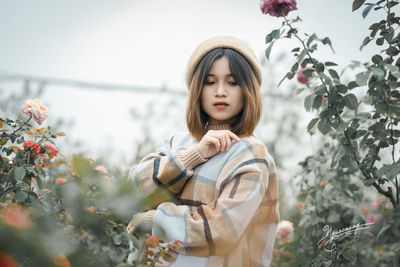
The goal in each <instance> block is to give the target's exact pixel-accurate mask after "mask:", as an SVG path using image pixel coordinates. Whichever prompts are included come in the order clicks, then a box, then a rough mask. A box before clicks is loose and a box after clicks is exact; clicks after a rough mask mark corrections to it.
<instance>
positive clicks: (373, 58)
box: [372, 55, 383, 65]
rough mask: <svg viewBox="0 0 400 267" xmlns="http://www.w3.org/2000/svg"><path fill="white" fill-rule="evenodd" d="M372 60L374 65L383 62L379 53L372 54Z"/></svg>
mask: <svg viewBox="0 0 400 267" xmlns="http://www.w3.org/2000/svg"><path fill="white" fill-rule="evenodd" d="M372 62H373V63H375V64H376V65H379V64H381V62H383V58H382V56H381V55H374V56H373V57H372Z"/></svg>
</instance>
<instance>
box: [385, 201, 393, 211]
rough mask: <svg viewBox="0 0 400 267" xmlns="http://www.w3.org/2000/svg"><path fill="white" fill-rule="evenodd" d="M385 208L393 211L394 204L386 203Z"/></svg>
mask: <svg viewBox="0 0 400 267" xmlns="http://www.w3.org/2000/svg"><path fill="white" fill-rule="evenodd" d="M385 207H386V208H387V209H393V204H392V202H388V203H386V205H385Z"/></svg>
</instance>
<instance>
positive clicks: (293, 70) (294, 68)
mask: <svg viewBox="0 0 400 267" xmlns="http://www.w3.org/2000/svg"><path fill="white" fill-rule="evenodd" d="M298 68H299V63H297V62H296V63H294V64H293V66H292V67H291V68H290V71H291V72H296V71H297V69H298Z"/></svg>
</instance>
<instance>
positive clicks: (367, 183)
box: [364, 179, 375, 186]
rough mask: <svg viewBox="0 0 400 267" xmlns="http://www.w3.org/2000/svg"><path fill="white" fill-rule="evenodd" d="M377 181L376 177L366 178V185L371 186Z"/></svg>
mask: <svg viewBox="0 0 400 267" xmlns="http://www.w3.org/2000/svg"><path fill="white" fill-rule="evenodd" d="M374 183H375V179H365V180H364V185H365V186H371V185H373V184H374Z"/></svg>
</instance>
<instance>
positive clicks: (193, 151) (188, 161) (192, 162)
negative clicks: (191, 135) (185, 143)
mask: <svg viewBox="0 0 400 267" xmlns="http://www.w3.org/2000/svg"><path fill="white" fill-rule="evenodd" d="M177 156H178V159H179V160H180V161H181V162H182V163H183V166H184V168H185V169H189V170H191V169H194V168H195V167H196V166H197V165H200V164H201V163H204V162H206V161H207V160H208V159H206V158H204V157H203V156H202V155H201V153H200V151H199V149H198V145H194V146H193V147H192V148H190V149H181V150H178V152H177Z"/></svg>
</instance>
